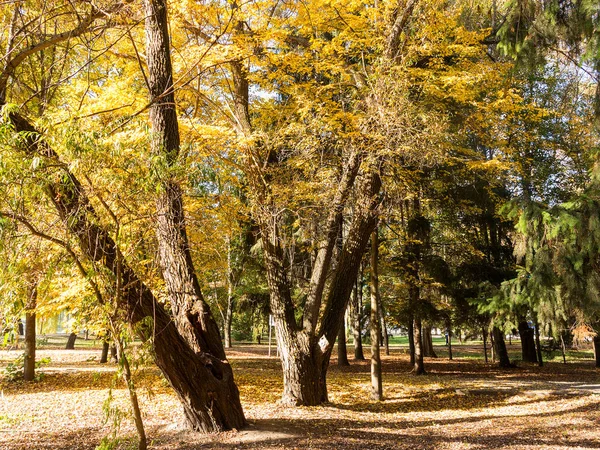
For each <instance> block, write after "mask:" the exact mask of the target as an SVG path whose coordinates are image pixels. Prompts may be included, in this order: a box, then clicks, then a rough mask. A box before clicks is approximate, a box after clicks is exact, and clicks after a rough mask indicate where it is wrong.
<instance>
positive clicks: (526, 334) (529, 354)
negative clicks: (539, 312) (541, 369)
mask: <svg viewBox="0 0 600 450" xmlns="http://www.w3.org/2000/svg"><path fill="white" fill-rule="evenodd" d="M518 327H519V336H520V337H521V355H522V360H523V361H525V362H531V363H536V362H538V359H537V353H536V348H535V341H534V331H533V329H532V328H530V327H529V324H528V323H527V321H526V320H520V321H519V325H518Z"/></svg>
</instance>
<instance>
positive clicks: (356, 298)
mask: <svg viewBox="0 0 600 450" xmlns="http://www.w3.org/2000/svg"><path fill="white" fill-rule="evenodd" d="M360 278H362V274H360V273H359V275H358V278H357V280H356V285H355V286H354V293H353V294H352V301H351V305H350V306H351V307H350V317H351V319H352V337H353V341H354V359H355V360H357V361H364V359H365V355H364V352H363V346H362V327H361V323H360V318H361V313H362V282H361V281H359V279H360Z"/></svg>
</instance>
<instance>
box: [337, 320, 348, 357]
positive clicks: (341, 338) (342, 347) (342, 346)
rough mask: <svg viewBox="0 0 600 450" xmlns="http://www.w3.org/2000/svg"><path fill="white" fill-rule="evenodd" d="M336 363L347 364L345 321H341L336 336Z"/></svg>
mask: <svg viewBox="0 0 600 450" xmlns="http://www.w3.org/2000/svg"><path fill="white" fill-rule="evenodd" d="M337 358H338V359H337V363H338V366H349V365H350V362H349V361H348V349H347V347H346V323H345V321H342V326H341V327H340V331H339V333H338V337H337Z"/></svg>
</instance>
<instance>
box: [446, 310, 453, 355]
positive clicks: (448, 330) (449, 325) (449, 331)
mask: <svg viewBox="0 0 600 450" xmlns="http://www.w3.org/2000/svg"><path fill="white" fill-rule="evenodd" d="M446 333H447V335H448V359H449V360H450V361H452V322H451V319H450V318H447V319H446Z"/></svg>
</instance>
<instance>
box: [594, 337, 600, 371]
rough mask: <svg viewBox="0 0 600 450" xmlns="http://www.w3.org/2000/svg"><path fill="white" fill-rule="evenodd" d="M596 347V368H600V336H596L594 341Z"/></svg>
mask: <svg viewBox="0 0 600 450" xmlns="http://www.w3.org/2000/svg"><path fill="white" fill-rule="evenodd" d="M592 343H593V346H594V364H595V366H596V367H600V334H596V336H594V339H593V341H592Z"/></svg>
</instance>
